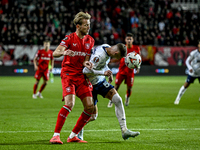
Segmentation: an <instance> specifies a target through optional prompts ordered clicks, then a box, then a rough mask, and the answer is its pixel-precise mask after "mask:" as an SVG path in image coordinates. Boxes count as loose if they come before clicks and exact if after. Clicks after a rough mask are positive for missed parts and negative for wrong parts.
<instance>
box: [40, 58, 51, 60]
mask: <svg viewBox="0 0 200 150" xmlns="http://www.w3.org/2000/svg"><path fill="white" fill-rule="evenodd" d="M41 59H42V60H50V58H49V57H41Z"/></svg>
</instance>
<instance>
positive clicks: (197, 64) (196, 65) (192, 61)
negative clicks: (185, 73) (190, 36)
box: [186, 49, 200, 77]
mask: <svg viewBox="0 0 200 150" xmlns="http://www.w3.org/2000/svg"><path fill="white" fill-rule="evenodd" d="M186 65H187V68H188V70H190V69H192V70H193V71H192V73H191V72H190V71H189V75H190V76H193V77H199V76H200V52H199V51H198V49H196V50H193V51H192V52H190V55H189V56H188V58H187V59H186Z"/></svg>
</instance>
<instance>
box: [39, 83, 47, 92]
mask: <svg viewBox="0 0 200 150" xmlns="http://www.w3.org/2000/svg"><path fill="white" fill-rule="evenodd" d="M46 85H47V84H46V83H45V84H42V85H41V87H40V90H39V92H40V93H41V92H42V91H43V90H44V88H45V86H46Z"/></svg>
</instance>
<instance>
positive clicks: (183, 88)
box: [177, 86, 186, 98]
mask: <svg viewBox="0 0 200 150" xmlns="http://www.w3.org/2000/svg"><path fill="white" fill-rule="evenodd" d="M185 91H186V88H185V87H184V86H182V87H181V88H180V90H179V92H178V96H177V97H180V98H181V97H182V96H183V94H184V93H185Z"/></svg>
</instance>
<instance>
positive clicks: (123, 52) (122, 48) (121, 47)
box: [117, 43, 127, 57]
mask: <svg viewBox="0 0 200 150" xmlns="http://www.w3.org/2000/svg"><path fill="white" fill-rule="evenodd" d="M117 48H118V49H119V51H120V54H121V56H122V57H125V56H126V54H127V48H126V45H124V44H122V43H118V44H117Z"/></svg>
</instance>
